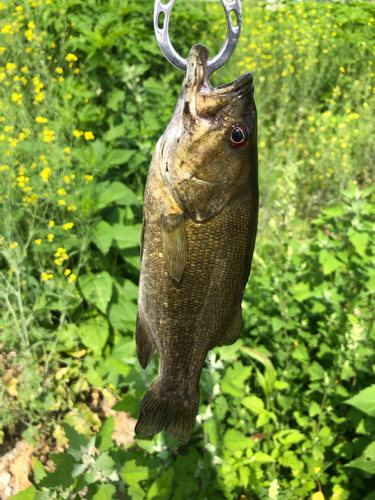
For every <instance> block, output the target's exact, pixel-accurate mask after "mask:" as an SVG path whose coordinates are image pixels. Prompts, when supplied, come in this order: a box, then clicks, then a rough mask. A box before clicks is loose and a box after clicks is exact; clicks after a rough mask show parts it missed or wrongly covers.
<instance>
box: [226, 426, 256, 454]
mask: <svg viewBox="0 0 375 500" xmlns="http://www.w3.org/2000/svg"><path fill="white" fill-rule="evenodd" d="M253 444H254V441H253V440H252V439H251V438H249V437H246V436H244V433H243V432H240V431H238V430H237V429H229V430H227V432H226V433H225V434H224V446H225V448H227V449H228V450H229V451H237V450H243V449H244V448H251V447H252V446H253Z"/></svg>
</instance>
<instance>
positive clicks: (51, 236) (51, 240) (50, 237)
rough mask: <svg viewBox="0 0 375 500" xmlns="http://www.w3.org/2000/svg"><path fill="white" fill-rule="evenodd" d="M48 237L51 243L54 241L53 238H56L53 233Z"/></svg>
mask: <svg viewBox="0 0 375 500" xmlns="http://www.w3.org/2000/svg"><path fill="white" fill-rule="evenodd" d="M47 238H48V241H49V242H50V243H52V242H53V238H54V236H53V234H51V233H50V234H49V235H48V236H47Z"/></svg>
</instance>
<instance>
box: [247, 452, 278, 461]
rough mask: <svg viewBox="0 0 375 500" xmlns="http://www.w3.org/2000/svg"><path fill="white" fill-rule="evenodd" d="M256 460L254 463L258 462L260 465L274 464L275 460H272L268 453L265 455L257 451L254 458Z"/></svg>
mask: <svg viewBox="0 0 375 500" xmlns="http://www.w3.org/2000/svg"><path fill="white" fill-rule="evenodd" d="M252 458H254V460H253V461H254V462H258V463H262V464H265V463H268V462H274V461H275V459H274V458H272V457H271V456H270V455H268V454H267V453H263V451H257V452H256V453H255V454H254V455H253V457H252Z"/></svg>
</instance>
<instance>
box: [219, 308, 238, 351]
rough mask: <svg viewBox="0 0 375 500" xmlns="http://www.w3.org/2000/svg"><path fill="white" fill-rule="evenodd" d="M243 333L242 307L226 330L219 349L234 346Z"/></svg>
mask: <svg viewBox="0 0 375 500" xmlns="http://www.w3.org/2000/svg"><path fill="white" fill-rule="evenodd" d="M241 331H242V309H241V306H240V307H239V308H238V310H237V311H236V312H235V314H234V315H233V317H232V319H231V320H230V322H229V325H228V326H227V328H226V330H225V331H224V333H223V335H222V337H221V339H220V340H219V342H218V343H217V347H220V346H222V345H232V344H234V343H235V342H236V341H237V340H238V339H239V338H240V335H241Z"/></svg>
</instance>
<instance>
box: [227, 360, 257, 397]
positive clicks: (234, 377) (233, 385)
mask: <svg viewBox="0 0 375 500" xmlns="http://www.w3.org/2000/svg"><path fill="white" fill-rule="evenodd" d="M250 374H251V366H244V365H243V364H242V363H241V362H240V361H238V362H237V363H236V364H235V365H234V367H229V368H228V369H227V371H226V373H225V375H224V377H223V379H222V381H221V390H222V391H223V392H228V393H229V394H232V396H238V397H242V396H243V395H244V382H245V380H246V379H247V378H249V377H250Z"/></svg>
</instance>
